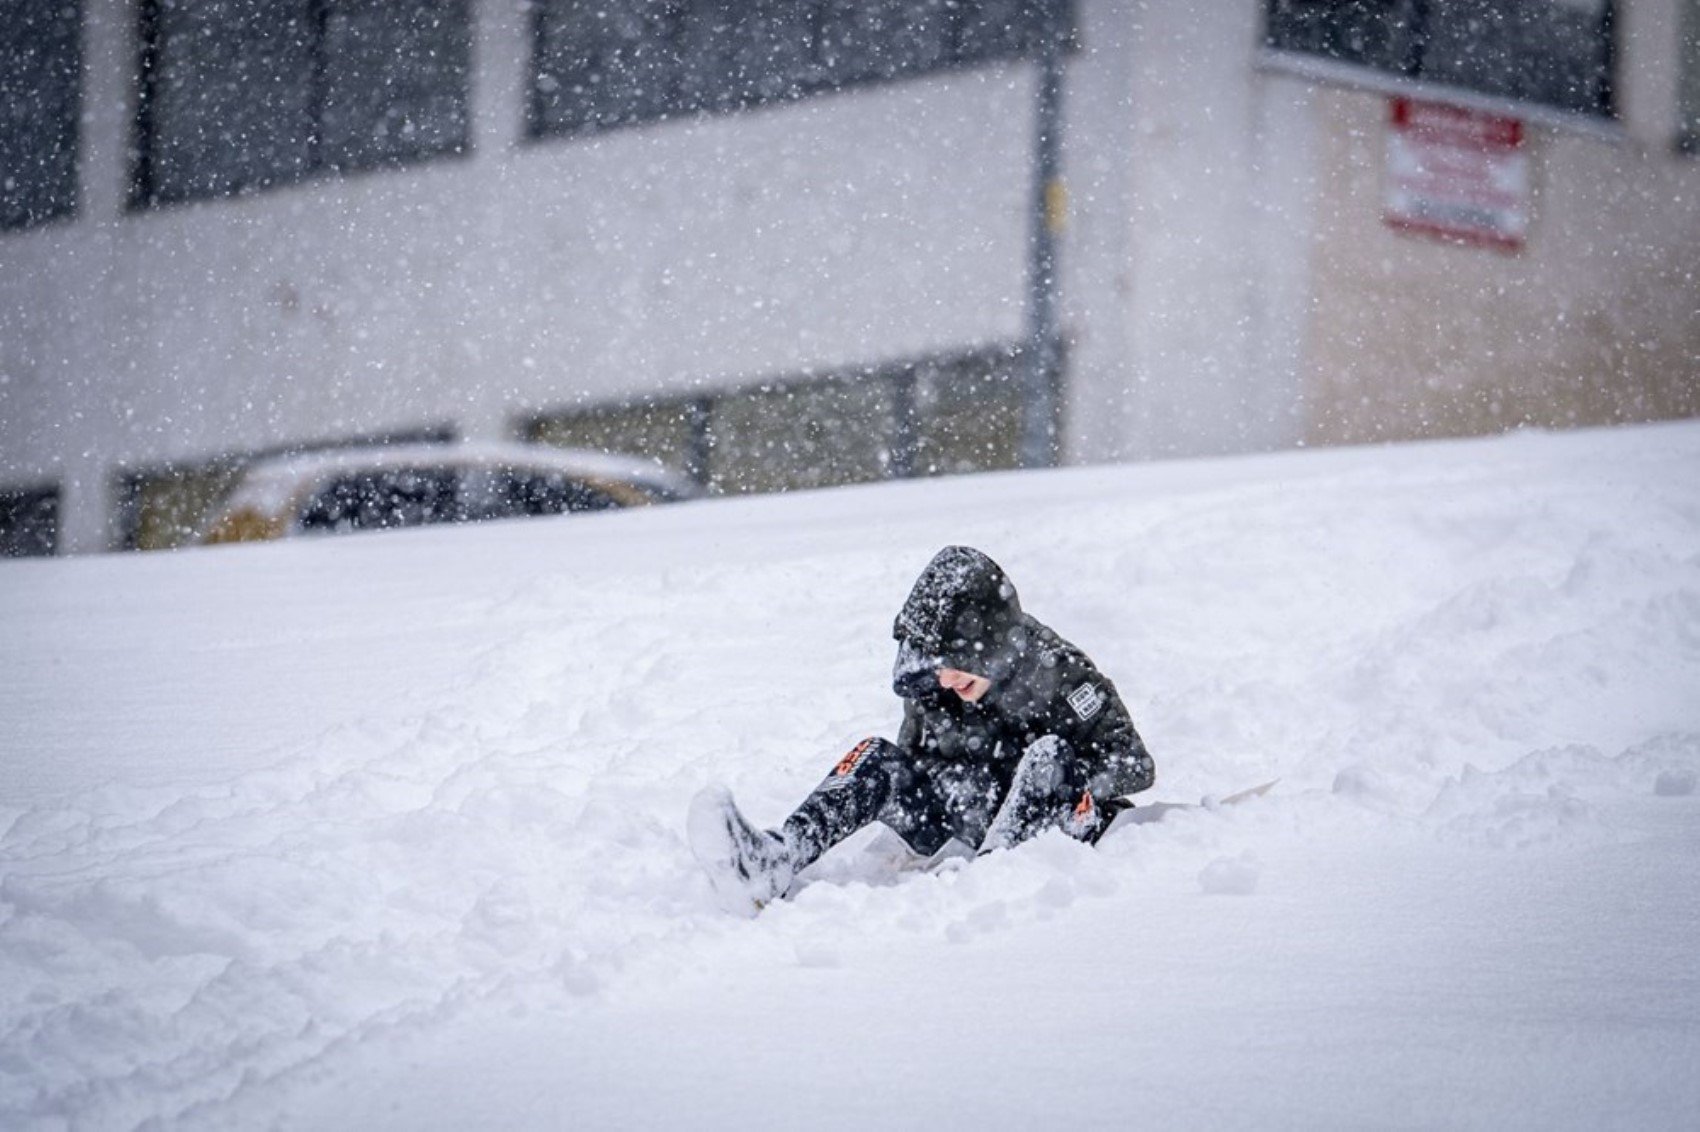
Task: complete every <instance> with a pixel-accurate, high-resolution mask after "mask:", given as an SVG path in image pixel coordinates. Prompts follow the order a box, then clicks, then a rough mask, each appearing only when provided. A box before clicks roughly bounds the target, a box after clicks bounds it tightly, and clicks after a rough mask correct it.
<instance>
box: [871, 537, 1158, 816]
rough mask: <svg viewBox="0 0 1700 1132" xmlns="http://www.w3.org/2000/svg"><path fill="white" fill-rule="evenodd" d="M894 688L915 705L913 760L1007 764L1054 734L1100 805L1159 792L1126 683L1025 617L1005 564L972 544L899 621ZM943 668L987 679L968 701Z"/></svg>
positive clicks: (907, 732) (933, 567)
mask: <svg viewBox="0 0 1700 1132" xmlns="http://www.w3.org/2000/svg"><path fill="white" fill-rule="evenodd" d="M892 635H893V636H894V637H895V638H896V639H897V643H898V653H897V664H896V666H895V668H894V670H893V673H892V685H893V688H894V689H895V690H896V692H897V694H898V695H900V696H902V697H903V698H904V715H903V728H902V731H901V732H900V733H899V735H898V745H899V746H900V747H902V748H903V749H904V750H905V751H907V752H908V753H910V754H912V755H921V756H931V757H936V758H942V759H950V760H972V761H977V762H986V763H991V764H1006V765H1007V767H1008V768H1009V769H1011V770H1012V769H1013V767H1014V764H1015V763H1016V762H1017V761H1019V760H1020V758H1021V756H1022V753H1023V752H1024V751H1026V749H1027V748H1028V747H1029V746H1030V745H1032V744H1033V743H1034V742H1036V741H1037V740H1039V739H1042V738H1045V737H1046V736H1055V737H1057V738H1059V739H1062V740H1063V741H1065V742H1066V743H1067V744H1068V746H1069V748H1070V749H1071V751H1072V752H1073V754H1074V756H1075V757H1077V758H1079V759H1081V760H1083V761H1084V762H1085V767H1084V770H1085V773H1086V774H1087V775H1088V776H1089V777H1090V778H1092V779H1093V786H1094V790H1095V793H1097V796H1098V797H1101V798H1103V797H1115V796H1116V795H1118V794H1126V793H1131V792H1133V791H1135V790H1142V789H1144V788H1145V787H1146V786H1149V785H1150V781H1151V762H1150V758H1149V756H1148V755H1147V753H1146V751H1145V744H1144V742H1143V741H1141V739H1140V737H1139V732H1138V731H1136V730H1135V729H1134V726H1133V720H1132V718H1131V717H1130V716H1129V715H1128V711H1127V708H1126V707H1125V706H1124V705H1123V703H1122V701H1121V697H1120V696H1119V695H1117V694H1116V689H1115V685H1114V684H1112V683H1111V682H1110V681H1109V680H1108V679H1106V678H1105V677H1104V675H1103V674H1102V673H1100V672H1099V671H1098V669H1097V668H1096V667H1095V666H1094V665H1093V663H1092V661H1091V660H1089V659H1088V658H1087V656H1086V654H1085V653H1083V652H1081V651H1080V650H1079V649H1078V648H1076V647H1075V646H1073V645H1071V644H1069V643H1068V642H1067V641H1065V640H1063V639H1062V638H1061V637H1060V636H1058V635H1057V634H1056V633H1055V632H1054V631H1053V630H1051V629H1050V628H1049V627H1048V626H1046V625H1044V624H1042V623H1041V622H1039V621H1038V620H1037V619H1035V618H1033V617H1031V616H1029V615H1028V614H1027V613H1024V612H1023V611H1022V609H1021V600H1020V598H1019V597H1018V596H1017V595H1016V592H1015V587H1014V586H1013V585H1011V584H1010V581H1009V579H1008V577H1007V576H1005V574H1004V572H1003V570H1002V569H1001V568H1000V567H999V566H998V564H997V563H995V562H993V561H992V560H991V559H990V558H988V557H987V556H986V555H984V554H982V553H981V552H980V551H978V550H974V549H973V548H971V547H965V546H949V547H946V548H945V549H943V550H941V551H939V553H938V554H937V555H935V556H934V557H933V560H932V561H931V562H930V563H928V564H927V568H926V569H925V570H923V571H922V572H921V576H920V578H919V579H917V580H916V582H915V586H914V589H913V590H912V591H911V592H910V594H909V599H908V600H907V601H906V602H904V604H903V609H902V610H901V611H900V612H899V613H898V615H897V621H896V624H895V625H894V626H893V628H892ZM941 667H948V668H955V669H959V670H961V671H963V672H971V673H974V674H975V675H977V676H984V677H986V678H987V679H988V680H990V681H991V688H990V690H989V691H987V693H986V694H985V696H984V697H982V698H981V699H980V701H979V702H978V703H972V704H970V703H966V702H964V701H963V700H962V699H961V698H960V697H959V696H957V695H956V693H954V692H951V691H948V690H946V689H942V688H940V687H939V686H938V679H937V673H938V670H939V669H940V668H941Z"/></svg>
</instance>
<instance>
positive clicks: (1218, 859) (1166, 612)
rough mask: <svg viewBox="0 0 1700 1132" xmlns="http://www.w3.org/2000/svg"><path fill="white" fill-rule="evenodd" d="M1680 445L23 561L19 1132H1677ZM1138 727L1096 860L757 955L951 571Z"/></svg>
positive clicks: (950, 885)
mask: <svg viewBox="0 0 1700 1132" xmlns="http://www.w3.org/2000/svg"><path fill="white" fill-rule="evenodd" d="M1697 485H1700V425H1697V424H1693V423H1685V424H1676V425H1664V426H1656V427H1645V428H1635V429H1624V430H1617V431H1607V432H1585V433H1571V434H1563V435H1548V434H1533V433H1530V434H1519V435H1513V436H1509V437H1506V438H1502V439H1496V440H1490V441H1472V442H1456V443H1442V444H1430V445H1419V446H1409V447H1396V448H1372V449H1355V450H1330V451H1325V452H1311V453H1289V454H1283V455H1276V456H1265V457H1253V458H1241V459H1233V460H1223V461H1214V462H1197V463H1177V464H1167V465H1146V466H1139V467H1125V468H1102V469H1073V470H1065V471H1057V472H1050V473H1045V474H1033V475H1016V474H1011V475H997V476H983V477H974V478H965V479H956V480H945V481H929V482H912V483H903V484H895V485H880V486H874V487H867V488H855V489H846V490H839V491H831V492H822V493H815V494H806V495H792V496H786V497H777V498H760V499H738V500H719V501H710V502H704V503H699V504H687V505H683V506H679V507H673V508H663V509H656V510H653V511H647V512H641V513H639V512H633V513H627V514H615V515H604V516H590V517H574V518H568V519H563V520H539V521H532V522H523V523H514V524H502V525H491V526H485V527H478V528H464V529H455V530H431V531H417V532H406V533H396V534H388V535H373V536H363V537H353V538H344V539H332V540H325V541H309V542H298V543H293V544H289V545H278V546H269V547H235V548H219V549H213V550H201V551H189V552H182V553H176V554H167V555H153V556H110V557H96V558H84V559H70V560H60V561H23V562H15V563H6V564H0V625H3V626H4V631H3V632H0V1127H4V1128H7V1129H38V1128H39V1129H58V1128H78V1129H81V1128H100V1129H105V1128H130V1127H134V1126H138V1125H141V1126H151V1127H162V1128H163V1127H170V1128H189V1129H196V1128H209V1129H210V1128H218V1129H227V1128H238V1127H279V1128H301V1129H325V1128H348V1129H356V1128H373V1127H393V1128H408V1129H421V1128H442V1129H465V1128H480V1127H488V1128H568V1127H571V1128H626V1127H632V1128H636V1127H645V1128H647V1127H690V1128H697V1127H740V1128H748V1127H761V1128H774V1127H825V1128H866V1127H930V1128H936V1127H946V1126H948V1127H963V1128H1006V1127H1030V1126H1040V1127H1056V1126H1072V1127H1116V1128H1120V1127H1129V1126H1146V1127H1164V1128H1170V1127H1191V1126H1196V1127H1211V1128H1219V1127H1231V1126H1245V1127H1255V1128H1269V1127H1282V1126H1285V1127H1306V1128H1309V1127H1315V1126H1345V1127H1361V1126H1365V1125H1376V1126H1458V1127H1482V1128H1490V1127H1491V1128H1499V1127H1506V1126H1516V1127H1541V1128H1549V1127H1578V1128H1591V1127H1606V1126H1611V1127H1637V1128H1650V1127H1670V1128H1676V1127H1688V1128H1692V1127H1694V1126H1696V1124H1700V963H1696V954H1697V952H1696V943H1695V941H1696V940H1697V939H1700V879H1697V870H1696V867H1695V866H1696V862H1697V861H1700V797H1697V795H1696V790H1695V783H1696V774H1697V771H1700V487H1697ZM952 542H964V543H969V544H972V545H975V546H979V547H981V548H982V549H984V550H986V551H987V552H988V553H990V554H991V555H992V556H993V557H994V558H996V559H998V560H999V561H1000V562H1001V563H1002V564H1003V565H1004V566H1005V567H1006V568H1007V569H1008V570H1009V572H1010V574H1011V576H1012V577H1013V578H1014V580H1015V582H1016V584H1017V585H1018V587H1019V588H1020V590H1021V593H1022V596H1023V599H1024V602H1025V603H1026V605H1027V606H1028V608H1029V609H1031V610H1032V611H1033V612H1034V613H1035V614H1036V615H1038V616H1039V617H1041V618H1042V619H1044V620H1046V621H1048V622H1049V623H1051V624H1053V625H1054V626H1056V627H1057V628H1058V629H1059V630H1060V631H1061V632H1062V633H1063V634H1064V635H1065V636H1067V637H1069V638H1071V639H1073V640H1074V641H1076V642H1077V643H1078V644H1080V645H1081V646H1082V647H1083V648H1085V649H1086V650H1087V652H1088V653H1090V654H1091V655H1092V656H1093V657H1094V658H1096V659H1097V660H1098V661H1099V662H1100V664H1101V666H1102V667H1103V668H1104V669H1105V670H1106V671H1107V672H1108V673H1109V674H1110V675H1111V676H1112V677H1113V678H1114V679H1115V680H1116V682H1117V684H1118V685H1119V687H1120V688H1121V690H1122V692H1123V694H1124V697H1125V699H1126V700H1127V702H1128V704H1129V706H1130V707H1131V709H1132V710H1133V712H1134V715H1135V718H1136V720H1137V721H1138V723H1139V726H1140V728H1141V730H1142V732H1143V733H1144V735H1145V737H1146V739H1147V741H1148V742H1149V744H1150V746H1151V749H1152V751H1153V753H1154V754H1155V756H1156V759H1157V766H1158V783H1157V786H1156V787H1155V789H1154V790H1153V791H1151V793H1150V794H1149V795H1148V796H1147V797H1148V798H1149V799H1151V800H1167V801H1196V800H1198V799H1199V798H1201V797H1203V796H1207V795H1209V796H1217V795H1224V794H1227V793H1230V792H1232V791H1234V790H1236V789H1239V788H1242V787H1247V786H1252V785H1255V784H1257V783H1260V782H1263V781H1265V780H1267V779H1270V778H1277V777H1278V778H1279V779H1280V784H1279V785H1278V786H1277V787H1276V788H1275V790H1274V791H1273V792H1272V793H1271V794H1270V795H1269V796H1268V797H1266V798H1263V799H1260V800H1257V801H1254V802H1250V803H1247V804H1244V805H1240V806H1234V807H1229V808H1225V809H1211V808H1209V807H1205V808H1201V809H1198V810H1194V811H1187V812H1181V813H1175V814H1171V815H1169V816H1168V817H1167V818H1166V819H1165V820H1163V821H1161V822H1156V823H1152V824H1149V825H1141V826H1137V827H1135V828H1132V829H1127V830H1124V831H1118V832H1117V833H1116V835H1115V836H1113V837H1112V838H1110V839H1109V840H1107V841H1105V842H1104V843H1103V844H1102V845H1101V846H1099V847H1098V848H1097V849H1096V850H1093V849H1089V848H1086V847H1083V846H1080V845H1078V844H1075V843H1074V842H1071V841H1068V840H1066V839H1065V838H1063V837H1062V836H1061V835H1051V836H1047V837H1045V838H1041V839H1040V840H1038V841H1036V842H1033V843H1030V844H1028V845H1026V846H1023V847H1021V848H1019V849H1017V850H1015V851H1013V852H1010V853H1005V854H1000V855H995V856H992V857H988V858H985V859H982V860H980V861H977V862H974V863H972V864H971V865H969V866H968V867H965V868H960V869H957V870H955V871H946V872H943V873H939V874H924V873H923V874H916V873H906V874H898V873H895V872H893V870H892V867H891V855H890V853H889V852H888V850H889V847H890V846H889V843H888V842H887V841H886V840H884V839H882V838H880V837H878V836H876V835H874V834H873V833H872V831H869V832H868V833H866V834H864V835H861V836H859V837H858V838H857V839H856V840H855V841H853V842H852V843H851V844H849V845H847V846H845V847H842V848H841V849H840V850H839V851H838V852H837V853H835V854H834V855H832V856H830V857H828V858H827V859H825V860H823V861H822V862H821V863H820V864H819V865H818V866H817V867H816V869H815V870H814V873H813V875H812V876H811V877H809V878H808V879H809V881H810V883H808V884H807V885H806V887H804V888H803V889H802V890H801V891H800V892H799V893H798V894H797V895H796V897H795V899H793V900H791V901H789V902H786V903H782V904H779V905H776V906H774V907H773V908H771V909H769V910H768V912H766V913H764V914H763V916H762V917H760V918H759V919H757V920H754V921H744V920H738V919H732V918H728V917H726V916H724V915H722V914H720V913H719V912H718V911H716V909H715V905H714V903H713V901H712V899H711V897H710V894H709V891H708V888H707V885H706V883H705V882H704V881H703V879H702V878H701V877H700V876H699V875H698V873H697V871H696V869H695V867H694V865H693V863H692V862H691V860H690V858H689V855H688V853H687V851H686V849H685V846H684V842H683V840H682V825H683V815H684V812H685V808H686V805H687V802H688V800H689V799H690V797H691V795H692V794H693V793H694V792H695V791H696V790H697V789H698V788H699V787H701V786H702V785H704V784H705V783H708V782H710V781H724V782H726V783H727V784H728V785H730V786H731V787H732V788H733V790H734V792H735V793H736V794H737V796H738V798H739V800H740V801H741V803H742V804H743V805H744V807H745V809H746V811H747V812H749V813H750V814H751V815H752V816H753V817H754V818H756V819H757V820H759V821H764V822H774V823H776V822H778V821H779V820H780V819H781V818H782V817H783V816H784V814H785V813H786V812H787V810H788V809H789V807H790V806H791V805H793V804H794V803H795V802H796V801H797V800H798V799H799V798H801V797H802V796H803V795H804V794H805V793H806V792H807V791H808V790H809V789H810V788H811V786H812V785H813V784H814V782H815V781H816V780H817V778H818V777H819V776H820V775H822V774H823V773H825V772H826V770H827V769H829V768H830V767H831V765H832V764H833V763H834V762H835V761H836V759H837V758H838V757H839V755H840V754H842V752H843V751H844V750H845V749H846V748H848V747H849V746H850V745H851V744H852V743H853V742H855V741H856V740H857V739H859V738H861V737H863V736H865V735H868V734H878V733H886V734H889V733H890V732H891V731H892V730H893V727H894V723H895V720H896V718H897V714H898V705H897V701H896V700H895V698H894V697H893V696H892V695H891V693H890V691H889V689H888V684H887V681H888V674H889V665H890V661H891V653H892V649H891V642H890V640H889V633H890V625H891V619H892V616H893V614H894V613H895V611H896V609H897V607H898V605H899V604H900V602H901V601H902V599H903V597H904V595H905V593H906V592H907V589H908V586H909V584H910V582H911V581H912V580H913V578H914V576H915V574H916V573H917V572H918V571H919V570H920V568H921V566H922V565H924V564H925V562H926V561H927V559H928V557H929V556H930V555H931V554H932V553H933V552H934V551H935V550H937V549H938V548H939V547H940V546H943V545H945V544H947V543H952Z"/></svg>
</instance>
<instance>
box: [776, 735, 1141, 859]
mask: <svg viewBox="0 0 1700 1132" xmlns="http://www.w3.org/2000/svg"><path fill="white" fill-rule="evenodd" d="M1151 780H1152V768H1151V759H1150V756H1148V755H1146V754H1145V752H1144V751H1143V750H1140V751H1138V752H1136V753H1135V754H1133V755H1132V756H1130V757H1129V758H1128V759H1126V760H1116V761H1113V762H1112V763H1111V764H1110V765H1108V766H1106V765H1104V764H1102V763H1094V762H1089V761H1088V760H1086V759H1083V758H1081V757H1079V756H1078V755H1077V754H1076V753H1075V752H1074V751H1073V750H1072V749H1071V748H1070V747H1069V745H1068V743H1066V742H1065V741H1063V740H1062V739H1059V738H1056V737H1054V736H1053V737H1047V738H1044V739H1040V740H1039V741H1037V742H1035V743H1034V744H1033V745H1032V746H1030V747H1028V748H1027V750H1026V751H1025V752H1024V753H1023V755H1022V757H1021V759H1020V760H1019V761H1018V762H1010V761H1007V760H1006V761H1003V762H959V761H955V760H951V759H939V758H929V757H927V756H924V755H908V754H905V753H904V752H903V750H902V748H900V747H898V746H897V745H896V744H895V743H891V742H889V741H887V740H885V739H865V740H863V741H862V742H861V743H859V744H857V745H856V747H855V748H854V749H852V750H851V751H850V753H849V754H847V755H845V756H844V758H843V759H841V760H840V761H839V763H838V765H837V766H836V767H834V768H833V770H832V772H831V773H830V774H828V775H827V776H826V779H825V780H824V781H823V782H822V783H821V784H820V785H819V786H817V787H816V788H815V790H814V792H813V793H811V794H810V795H809V796H808V797H807V798H805V799H804V800H803V803H802V805H800V806H798V807H797V809H796V811H795V812H794V813H792V815H791V816H790V817H788V818H786V819H785V825H784V828H783V830H782V831H781V835H782V836H783V837H784V838H785V840H786V841H787V842H788V843H789V844H790V845H791V847H792V849H793V852H794V853H795V854H796V856H797V864H798V867H799V868H801V867H803V866H804V865H807V864H808V863H809V862H811V861H813V860H815V859H816V858H817V857H819V856H820V855H821V854H822V853H824V852H826V851H827V850H828V849H830V848H831V847H832V846H834V845H836V844H838V843H839V842H840V841H843V840H844V839H845V838H846V837H849V836H850V835H851V834H852V833H854V832H856V831H857V830H858V829H861V828H862V827H863V826H865V825H867V824H868V823H870V822H875V821H878V822H881V823H883V824H884V825H886V826H888V827H890V828H891V829H892V830H893V831H894V832H895V833H896V834H897V835H898V836H899V837H901V838H902V839H903V841H904V842H905V844H907V845H908V846H909V848H910V849H912V850H913V851H915V852H916V853H919V854H920V855H922V856H926V857H930V856H932V855H933V854H934V853H937V852H938V851H939V850H940V849H942V848H944V846H945V844H946V843H947V842H948V841H950V839H951V838H953V837H954V838H955V839H957V840H958V841H960V842H962V843H963V844H964V845H966V846H968V847H969V848H971V849H976V850H981V851H990V850H992V849H1006V848H1009V847H1010V846H1012V845H1015V844H1018V843H1020V842H1022V841H1025V840H1026V839H1027V838H1029V837H1032V836H1034V835H1035V834H1037V833H1040V832H1042V831H1044V830H1047V829H1052V828H1056V827H1059V826H1060V827H1061V828H1062V829H1064V830H1065V831H1066V832H1067V833H1068V834H1069V835H1070V836H1072V837H1076V838H1079V839H1080V840H1082V841H1087V842H1095V841H1097V839H1098V837H1099V836H1100V835H1102V833H1103V832H1104V830H1105V829H1106V828H1107V827H1108V826H1109V823H1110V819H1111V818H1113V817H1114V816H1115V813H1116V812H1117V811H1118V810H1119V809H1121V808H1123V807H1124V804H1123V803H1120V802H1119V801H1117V800H1118V799H1119V798H1120V797H1121V796H1122V795H1124V794H1132V793H1135V792H1137V791H1140V790H1144V789H1145V788H1146V787H1148V786H1150V785H1151Z"/></svg>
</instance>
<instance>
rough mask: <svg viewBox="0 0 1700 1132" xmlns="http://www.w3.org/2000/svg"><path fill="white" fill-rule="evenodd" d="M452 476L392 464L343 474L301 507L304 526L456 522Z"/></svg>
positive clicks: (348, 528) (374, 527)
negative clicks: (356, 473)
mask: <svg viewBox="0 0 1700 1132" xmlns="http://www.w3.org/2000/svg"><path fill="white" fill-rule="evenodd" d="M457 481H458V477H457V476H456V475H455V473H454V472H453V471H452V470H450V469H447V468H398V469H394V470H390V471H382V472H366V473H362V474H360V475H352V476H344V477H342V478H341V479H337V480H333V481H332V482H331V483H329V484H327V485H326V486H325V487H323V488H321V489H320V490H319V492H318V494H316V495H314V496H313V498H312V499H311V500H309V501H308V503H307V505H306V507H304V508H303V509H302V512H301V527H302V529H303V530H308V531H364V530H378V529H383V528H389V527H418V526H424V525H426V524H430V523H453V522H458V521H460V520H461V519H463V518H464V517H465V516H464V515H463V514H462V511H461V507H460V503H459V491H458V482H457Z"/></svg>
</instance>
